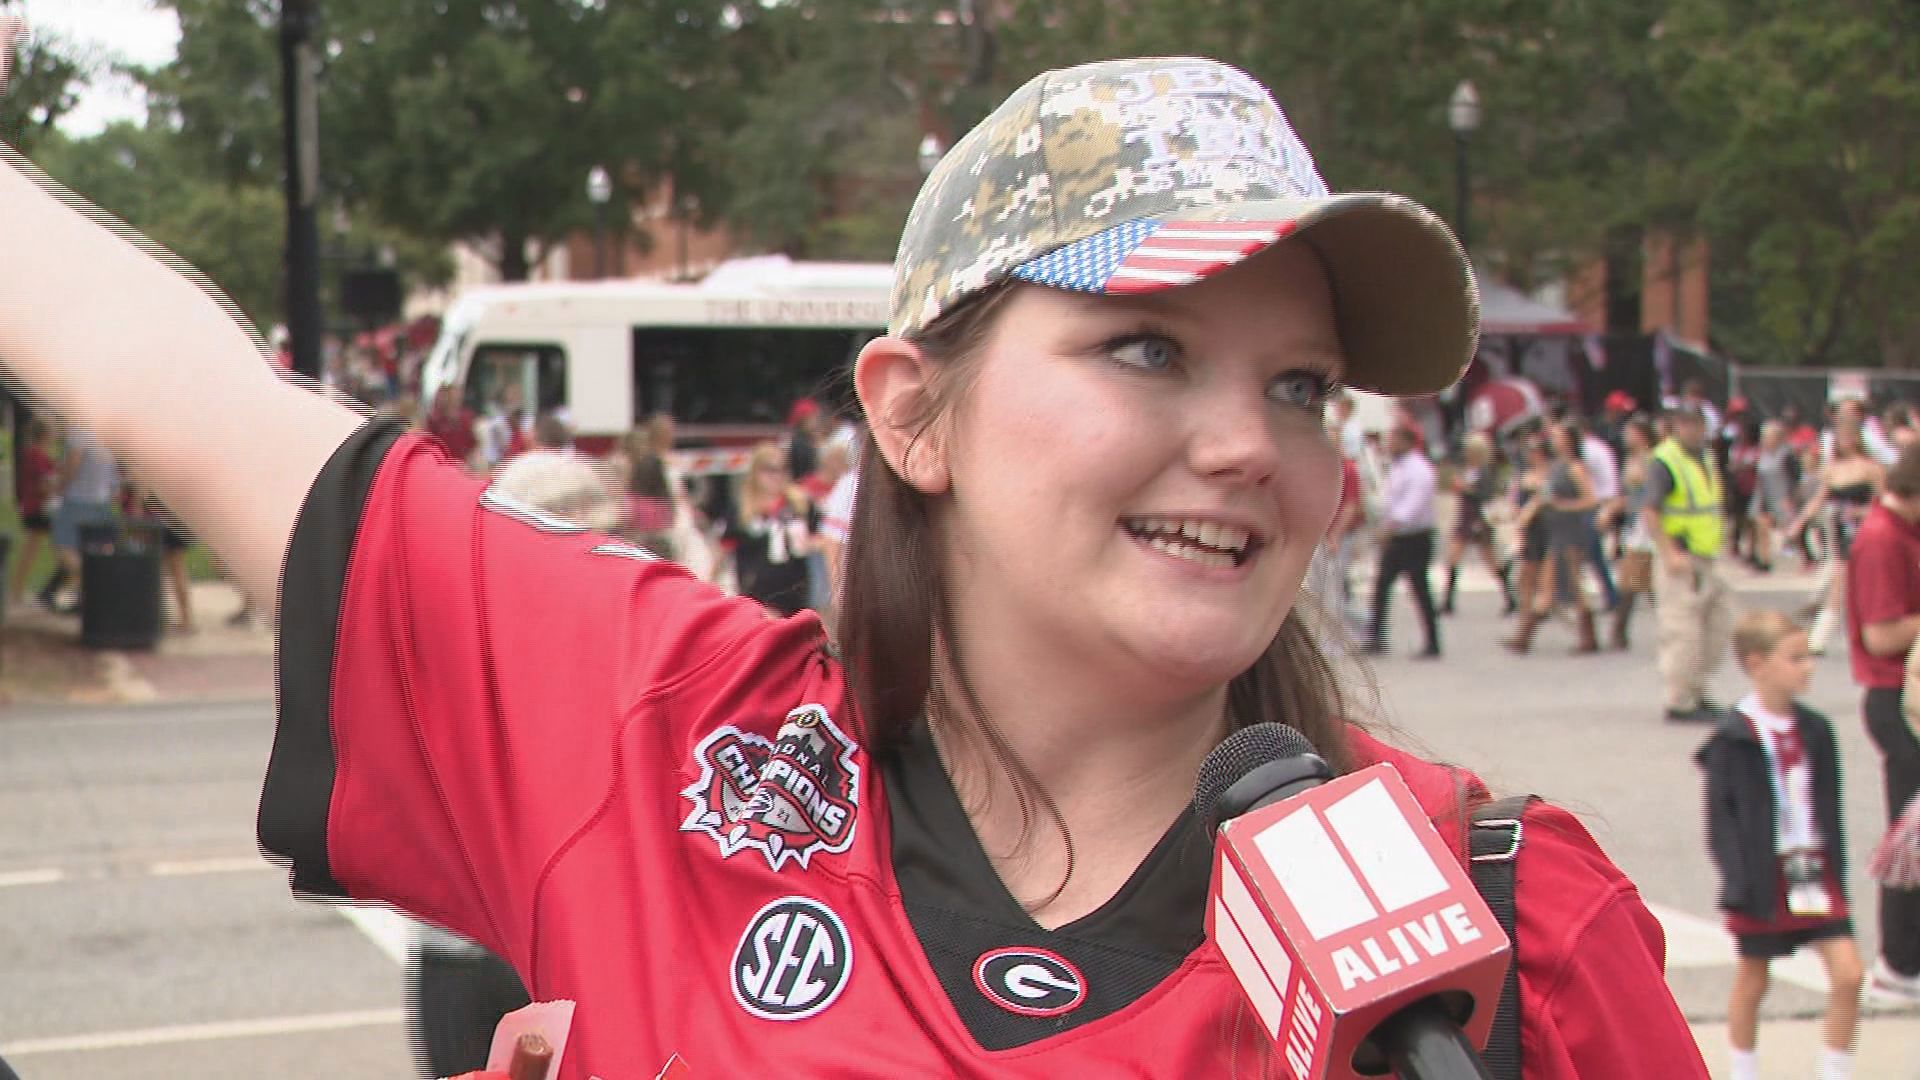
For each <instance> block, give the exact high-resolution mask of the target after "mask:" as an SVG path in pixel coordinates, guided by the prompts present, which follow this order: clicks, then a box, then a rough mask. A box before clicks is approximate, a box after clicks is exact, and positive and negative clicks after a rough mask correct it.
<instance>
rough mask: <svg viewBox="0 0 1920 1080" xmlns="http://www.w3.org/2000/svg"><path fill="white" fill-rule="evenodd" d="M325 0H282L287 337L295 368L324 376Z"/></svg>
mask: <svg viewBox="0 0 1920 1080" xmlns="http://www.w3.org/2000/svg"><path fill="white" fill-rule="evenodd" d="M318 7H319V0H281V4H280V117H281V142H282V148H283V152H284V153H285V155H286V200H287V246H286V290H287V292H286V300H287V337H288V344H289V345H290V346H291V347H292V351H293V370H295V371H297V372H299V373H300V374H302V375H305V376H307V377H308V378H310V379H318V378H319V377H320V366H321V336H322V334H323V333H324V332H325V331H324V327H323V326H322V319H323V316H322V314H321V310H320V226H319V223H318V221H317V220H316V219H315V214H316V212H317V211H318V209H319V200H320V125H319V119H318V117H319V109H318V107H317V106H316V105H315V99H314V88H313V86H314V68H315V66H316V65H317V63H318V61H317V60H316V59H315V57H314V44H315V43H314V37H315V35H316V33H317V31H318V28H319V19H320V13H319V11H318V10H317V9H318Z"/></svg>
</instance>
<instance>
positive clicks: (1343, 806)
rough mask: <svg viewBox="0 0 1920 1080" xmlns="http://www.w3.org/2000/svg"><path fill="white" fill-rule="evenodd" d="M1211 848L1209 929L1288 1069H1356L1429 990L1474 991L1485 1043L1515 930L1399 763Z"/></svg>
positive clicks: (1238, 829) (1279, 810)
mask: <svg viewBox="0 0 1920 1080" xmlns="http://www.w3.org/2000/svg"><path fill="white" fill-rule="evenodd" d="M1215 850H1216V856H1215V858H1214V869H1213V891H1212V894H1211V897H1210V903H1209V904H1208V908H1207V936H1208V938H1209V939H1210V940H1212V941H1213V942H1214V944H1215V945H1216V947H1218V948H1219V950H1220V952H1221V954H1222V955H1223V956H1224V957H1225V958H1226V960H1227V963H1228V965H1229V966H1230V967H1232V968H1233V972H1234V975H1235V976H1236V977H1237V978H1238V979H1239V981H1240V985H1241V987H1242V989H1244V990H1245V991H1246V994H1247V997H1248V1000H1249V1001H1250V1002H1251V1003H1252V1005H1253V1009H1254V1012H1255V1013H1257V1014H1258V1015H1259V1018H1260V1021H1261V1023H1262V1024H1263V1025H1264V1026H1265V1027H1266V1029H1267V1032H1268V1034H1269V1035H1271V1036H1272V1037H1273V1039H1274V1041H1275V1042H1276V1043H1278V1044H1279V1045H1280V1047H1281V1056H1282V1059H1283V1060H1284V1062H1285V1063H1286V1066H1287V1068H1288V1070H1289V1071H1290V1072H1291V1074H1292V1076H1293V1077H1294V1080H1361V1077H1362V1076H1363V1075H1365V1074H1362V1073H1360V1072H1359V1071H1357V1070H1356V1068H1355V1067H1354V1052H1355V1051H1356V1049H1358V1048H1359V1046H1360V1044H1361V1042H1362V1040H1364V1039H1365V1038H1366V1036H1367V1035H1368V1034H1369V1033H1370V1032H1372V1031H1373V1029H1374V1028H1375V1027H1377V1026H1378V1025H1379V1024H1380V1022H1381V1021H1383V1020H1385V1019H1387V1017H1389V1016H1391V1015H1393V1014H1394V1013H1395V1012H1398V1011H1399V1010H1400V1009H1401V1008H1403V1007H1405V1006H1407V1005H1411V1004H1413V1003H1414V1002H1416V1001H1419V1000H1421V999H1423V998H1427V997H1431V996H1434V995H1445V996H1446V999H1447V1000H1449V1001H1450V1002H1452V1003H1455V1004H1464V1003H1469V1002H1470V1003H1471V1007H1472V1012H1471V1015H1468V1016H1465V1017H1464V1018H1462V1017H1461V1016H1460V1015H1459V1013H1455V1016H1456V1019H1462V1020H1463V1023H1462V1026H1463V1027H1464V1029H1465V1031H1466V1034H1467V1037H1468V1038H1469V1039H1470V1040H1471V1041H1472V1042H1473V1044H1474V1046H1476V1047H1481V1048H1484V1047H1485V1046H1486V1043H1487V1032H1488V1029H1489V1028H1490V1027H1491V1025H1492V1023H1493V1011H1494V1007H1495V1006H1496V1004H1497V1003H1498V1002H1499V1000H1500V987H1501V982H1502V980H1503V979H1504V978H1505V976H1506V970H1507V961H1508V956H1509V953H1510V952H1511V950H1510V948H1509V945H1508V941H1507V936H1506V934H1505V933H1504V932H1503V931H1502V930H1501V929H1500V924H1499V923H1498V922H1497V921H1496V920H1495V919H1494V917H1493V912H1491V911H1490V910H1488V908H1487V905H1486V902H1485V901H1483V900H1482V899H1481V898H1480V894H1479V892H1478V891H1477V890H1476V889H1475V888H1474V886H1473V880H1472V879H1471V878H1470V877H1469V876H1468V874H1467V872H1466V870H1465V868H1464V867H1462V866H1461V865H1460V863H1459V861H1458V860H1457V859H1456V858H1455V856H1454V855H1453V853H1452V852H1450V851H1449V850H1448V849H1447V846H1446V845H1445V844H1444V843H1443V842H1442V841H1441V839H1440V835H1439V833H1437V832H1436V831H1435V830H1434V828H1433V824H1432V822H1430V821H1428V820H1427V816H1426V814H1425V813H1424V812H1422V811H1421V809H1420V805H1419V803H1417V802H1416V801H1415V800H1414V798H1413V793H1412V792H1411V791H1409V790H1408V788H1407V784H1406V781H1405V780H1403V779H1401V777H1400V774H1399V772H1398V771H1396V770H1395V769H1394V768H1393V767H1392V766H1391V765H1386V764H1380V765H1373V766H1370V767H1368V768H1365V769H1362V770H1360V771H1358V772H1355V773H1350V774H1348V775H1346V776H1343V777H1340V778H1338V779H1335V780H1331V781H1328V782H1327V783H1325V784H1322V785H1320V786H1318V787H1314V788H1309V789H1307V790H1306V791H1303V792H1301V793H1299V794H1297V795H1294V796H1293V797H1291V798H1288V799H1285V800H1282V801H1281V802H1278V803H1275V804H1274V805H1272V806H1267V807H1262V808H1261V809H1259V810H1255V811H1252V812H1250V813H1247V814H1245V815H1242V816H1241V817H1238V818H1235V819H1233V820H1231V821H1229V822H1227V823H1226V824H1225V825H1224V826H1223V827H1222V828H1221V830H1220V836H1219V842H1218V843H1217V844H1216V845H1215ZM1375 1075H1378V1074H1375Z"/></svg>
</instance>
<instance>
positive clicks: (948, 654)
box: [839, 284, 1348, 906]
mask: <svg viewBox="0 0 1920 1080" xmlns="http://www.w3.org/2000/svg"><path fill="white" fill-rule="evenodd" d="M1013 288H1014V286H1011V285H1007V284H1002V285H999V286H995V287H994V288H992V289H989V290H987V291H985V292H983V293H981V294H980V295H979V296H977V297H976V298H974V299H973V300H971V301H970V302H968V303H966V304H964V305H962V306H961V307H959V308H957V309H955V310H953V311H950V312H947V313H946V314H944V315H942V316H941V317H940V318H939V319H937V320H935V321H934V322H933V323H932V324H930V325H929V326H928V327H927V328H926V329H925V330H924V331H922V332H921V333H920V334H918V335H916V336H915V337H914V338H913V339H912V340H913V343H914V344H915V345H916V346H918V347H919V349H920V351H921V352H922V353H923V354H924V355H925V356H926V357H927V358H928V359H930V360H932V361H934V373H933V376H932V378H931V380H930V381H929V384H928V387H927V390H926V392H925V394H924V396H923V399H922V401H921V403H920V407H919V408H918V410H917V411H916V412H915V414H914V415H912V416H909V417H904V418H902V421H901V422H902V423H903V424H904V425H905V426H906V427H907V428H908V429H909V430H910V431H911V432H912V438H911V440H910V444H909V448H908V451H907V452H908V453H909V454H912V453H913V452H915V450H916V449H917V448H918V447H919V445H920V442H921V440H922V439H925V438H928V437H930V436H931V437H940V435H941V434H942V432H940V431H939V430H938V429H939V428H940V427H941V426H942V425H944V424H946V423H948V422H949V420H950V417H951V415H952V412H953V409H954V406H955V404H956V403H957V402H958V401H959V400H960V399H961V397H963V396H964V395H965V393H966V392H967V390H968V388H969V387H970V386H971V384H972V380H973V375H974V373H975V372H976V371H977V369H978V363H977V361H978V359H979V355H980V353H981V352H982V349H983V347H984V345H985V343H986V341H987V338H988V335H989V334H990V333H991V332H992V329H993V326H994V324H995V322H996V321H997V318H998V315H999V313H1000V311H1001V310H1002V309H1003V308H1004V307H1005V304H1006V300H1007V298H1008V297H1009V296H1011V295H1012V292H1013ZM876 422H878V421H876ZM859 491H860V495H859V498H858V499H856V500H855V503H854V512H853V524H852V528H851V530H850V533H849V536H848V540H847V551H846V569H845V577H844V580H843V589H842V594H841V603H842V608H841V615H840V621H839V632H840V634H839V636H840V643H841V647H842V652H843V654H844V656H845V658H846V665H847V674H848V680H849V682H850V684H851V686H852V689H853V693H854V699H855V701H856V702H857V704H858V706H859V709H860V713H861V717H862V727H863V729H864V732H865V738H866V742H867V748H868V751H869V752H870V753H873V754H875V755H876V756H879V755H885V754H888V753H891V752H893V751H895V750H896V749H897V748H898V747H899V746H900V744H901V743H902V742H903V741H904V739H905V736H906V734H907V732H908V731H909V730H910V729H911V728H912V725H914V724H915V723H917V722H918V721H919V720H920V718H921V717H922V716H925V717H926V718H927V721H928V723H930V724H935V725H941V729H942V731H943V732H944V733H946V734H950V735H953V736H955V737H957V738H959V739H961V740H964V741H967V742H972V743H977V744H984V746H985V747H986V748H987V749H988V751H989V752H990V753H991V755H992V756H993V758H994V759H995V760H996V761H997V762H998V763H999V764H1000V765H1001V767H1002V768H1004V769H1005V770H1006V771H1007V773H1008V775H1009V776H1010V777H1011V778H1012V780H1013V788H1014V791H1015V792H1016V794H1017V797H1018V798H1019V801H1020V810H1021V823H1022V827H1023V835H1024V834H1025V832H1026V830H1028V829H1030V828H1031V826H1032V824H1033V821H1034V818H1035V816H1036V811H1038V812H1041V813H1044V814H1045V815H1046V816H1047V817H1048V818H1050V819H1051V820H1052V823H1053V825H1054V827H1055V829H1057V830H1058V832H1059V833H1060V836H1061V839H1062V841H1063V842H1064V843H1065V845H1066V853H1067V854H1066V867H1067V869H1066V875H1065V876H1063V878H1062V880H1061V882H1060V884H1059V886H1058V887H1057V888H1056V890H1055V892H1054V896H1058V895H1059V892H1060V890H1062V889H1064V888H1065V887H1066V883H1067V880H1068V878H1070V877H1071V875H1072V873H1073V839H1072V837H1071V836H1070V835H1069V834H1068V832H1067V827H1066V821H1065V819H1064V818H1063V817H1062V816H1061V814H1060V811H1059V808H1058V807H1057V806H1055V805H1054V802H1053V800H1052V798H1051V797H1050V796H1049V795H1048V794H1047V792H1046V791H1045V790H1043V789H1042V788H1041V786H1040V784H1039V782H1038V781H1037V780H1036V779H1035V778H1034V776H1033V774H1032V772H1031V771H1030V770H1029V769H1027V767H1026V766H1025V765H1024V764H1023V763H1022V762H1021V761H1020V760H1019V758H1018V757H1017V755H1015V754H1014V752H1013V751H1012V749H1011V748H1010V747H1008V745H1007V744H1006V742H1005V740H1004V739H1002V738H1001V737H1000V735H999V733H998V732H997V731H996V729H995V728H994V725H993V723H992V719H991V718H990V717H988V716H987V715H986V712H985V710H984V709H983V708H982V707H981V703H980V700H979V696H978V695H977V694H976V693H974V689H973V684H972V682H971V681H970V680H969V679H968V677H967V672H966V668H965V665H964V663H963V662H962V657H961V656H960V654H959V649H958V646H957V643H956V640H955V637H954V634H953V608H952V602H951V600H952V598H951V597H950V595H949V593H948V588H947V581H946V579H945V575H944V572H943V569H942V568H943V567H944V566H945V561H944V559H943V554H944V553H943V543H944V540H943V537H942V534H941V530H940V529H939V527H938V524H939V523H938V517H939V513H940V511H941V508H942V505H943V503H944V501H945V498H946V496H944V495H940V496H932V495H925V494H922V493H921V492H919V491H917V490H915V489H914V488H913V487H912V486H911V485H910V484H908V483H907V482H906V481H905V480H903V479H901V477H900V476H899V475H897V474H896V473H895V472H894V471H893V468H892V466H890V465H889V464H887V461H886V459H885V458H884V457H882V456H881V454H880V450H879V446H878V444H877V442H876V440H875V439H874V437H873V435H872V434H871V433H869V435H868V436H867V441H866V449H865V452H864V453H862V454H861V455H860V480H859ZM1306 599H1307V597H1306V596H1305V595H1304V594H1303V595H1302V596H1301V597H1300V598H1299V600H1297V601H1296V602H1295V604H1294V606H1293V609H1292V610H1291V611H1290V612H1289V613H1288V615H1287V618H1286V621H1285V622H1284V623H1282V624H1281V627H1280V632H1279V634H1277V635H1276V636H1275V637H1274V639H1273V641H1272V642H1271V643H1270V644H1269V645H1268V646H1267V648H1266V651H1265V652H1263V653H1262V654H1261V655H1260V657H1259V658H1258V659H1257V660H1255V661H1254V662H1253V665H1252V666H1251V667H1249V668H1248V669H1247V670H1246V671H1244V672H1242V673H1241V674H1240V675H1238V676H1237V677H1235V678H1234V679H1233V680H1232V682H1231V683H1229V685H1228V688H1227V710H1228V713H1229V717H1230V723H1231V724H1232V725H1233V726H1234V727H1236V728H1238V727H1243V726H1246V725H1248V724H1258V723H1264V722H1269V721H1271V722H1277V723H1283V724H1288V725H1290V726H1292V727H1294V728H1296V729H1298V730H1299V731H1300V732H1301V733H1302V734H1303V735H1305V736H1306V737H1307V738H1308V740H1310V741H1311V742H1312V743H1313V745H1314V746H1315V747H1316V748H1317V749H1318V750H1319V752H1320V754H1321V756H1322V757H1324V758H1326V759H1327V761H1328V763H1329V764H1331V765H1332V766H1333V767H1334V769H1335V770H1336V771H1345V769H1346V768H1347V765H1348V755H1347V747H1346V738H1345V720H1344V714H1345V702H1344V700H1343V697H1342V694H1341V690H1340V684H1339V680H1338V679H1337V678H1336V676H1335V674H1334V670H1333V667H1332V665H1331V664H1329V663H1328V661H1327V658H1326V656H1325V655H1324V654H1323V653H1322V652H1321V651H1320V648H1319V646H1318V644H1317V643H1316V642H1315V640H1314V636H1313V634H1312V632H1311V631H1310V630H1309V627H1308V625H1307V622H1308V620H1309V619H1311V618H1312V617H1313V615H1312V612H1311V610H1310V605H1305V606H1303V604H1302V603H1301V601H1305V600H1306ZM943 675H944V677H943ZM949 682H951V684H952V685H951V686H949V685H947V684H948V683H949ZM956 695H957V697H958V700H957V701H956V700H955V696H956ZM956 706H958V707H956ZM1052 899H1053V897H1048V898H1046V900H1043V901H1042V902H1041V903H1040V905H1038V906H1045V904H1046V903H1048V902H1051V900H1052Z"/></svg>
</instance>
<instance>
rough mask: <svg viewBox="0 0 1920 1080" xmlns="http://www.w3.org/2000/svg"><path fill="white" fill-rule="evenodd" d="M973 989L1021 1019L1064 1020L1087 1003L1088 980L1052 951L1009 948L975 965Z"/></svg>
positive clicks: (984, 954) (984, 955)
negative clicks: (1054, 1018)
mask: <svg viewBox="0 0 1920 1080" xmlns="http://www.w3.org/2000/svg"><path fill="white" fill-rule="evenodd" d="M973 985H974V986H975V988H977V989H978V990H979V991H980V992H981V993H982V994H985V995H986V997H987V1000H988V1001H991V1002H993V1003H994V1004H995V1005H998V1006H1000V1007H1001V1008H1003V1009H1005V1010H1007V1011H1008V1012H1010V1013H1018V1014H1019V1015H1021V1016H1036V1017H1050V1016H1064V1015H1066V1014H1067V1013H1070V1012H1072V1011H1073V1010H1075V1009H1077V1008H1079V1007H1080V1005H1081V1003H1082V1002H1084V1001H1086V1000H1087V980H1086V978H1085V977H1084V976H1082V975H1081V974H1080V969H1079V968H1077V967H1074V966H1073V962H1072V961H1070V960H1068V959H1067V958H1066V957H1064V956H1061V955H1060V954H1059V953H1057V952H1053V951H1052V950H1050V949H1030V948H1020V947H1017V946H1016V947H1014V948H1007V949H994V950H993V951H992V952H987V953H982V954H981V955H980V959H978V960H975V961H974V962H973Z"/></svg>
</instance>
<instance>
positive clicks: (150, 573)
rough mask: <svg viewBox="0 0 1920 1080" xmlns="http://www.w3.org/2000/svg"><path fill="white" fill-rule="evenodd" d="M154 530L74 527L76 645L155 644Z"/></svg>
mask: <svg viewBox="0 0 1920 1080" xmlns="http://www.w3.org/2000/svg"><path fill="white" fill-rule="evenodd" d="M160 544H161V541H160V529H159V527H158V526H155V525H147V524H141V523H137V522H117V523H113V524H106V525H82V526H80V644H82V645H85V646H87V647H88V648H92V649H145V650H151V649H152V648H154V647H155V646H156V645H158V644H159V642H160V628H161V625H162V616H161V609H160Z"/></svg>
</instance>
